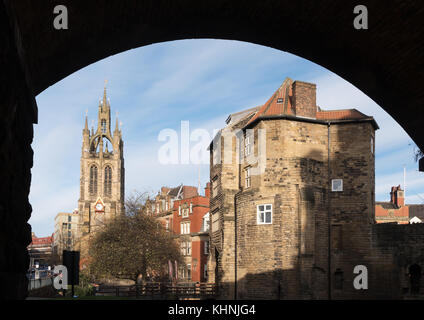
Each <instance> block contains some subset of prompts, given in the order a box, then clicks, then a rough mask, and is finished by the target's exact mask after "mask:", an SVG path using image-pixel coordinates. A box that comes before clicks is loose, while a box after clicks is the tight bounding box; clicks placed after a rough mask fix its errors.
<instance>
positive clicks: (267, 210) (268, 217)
mask: <svg viewBox="0 0 424 320" xmlns="http://www.w3.org/2000/svg"><path fill="white" fill-rule="evenodd" d="M257 223H258V224H272V204H260V205H258V206H257Z"/></svg>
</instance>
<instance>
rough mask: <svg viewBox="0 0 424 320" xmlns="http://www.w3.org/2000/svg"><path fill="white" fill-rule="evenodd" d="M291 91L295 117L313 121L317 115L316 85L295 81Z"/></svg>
mask: <svg viewBox="0 0 424 320" xmlns="http://www.w3.org/2000/svg"><path fill="white" fill-rule="evenodd" d="M292 90H293V91H292V92H293V106H294V110H295V113H296V116H299V117H307V118H314V119H315V118H316V115H317V103H316V85H315V84H313V83H308V82H302V81H295V82H293V87H292Z"/></svg>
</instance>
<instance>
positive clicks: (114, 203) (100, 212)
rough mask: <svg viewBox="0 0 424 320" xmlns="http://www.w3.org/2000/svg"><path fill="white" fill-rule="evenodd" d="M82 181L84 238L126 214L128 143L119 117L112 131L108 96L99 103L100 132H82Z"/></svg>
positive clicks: (80, 204)
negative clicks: (125, 154)
mask: <svg viewBox="0 0 424 320" xmlns="http://www.w3.org/2000/svg"><path fill="white" fill-rule="evenodd" d="M82 136H83V142H82V154H81V179H80V197H79V200H78V209H79V215H80V225H79V231H80V236H81V237H84V236H86V235H88V234H90V233H92V232H93V231H95V230H96V229H97V228H99V227H102V226H103V225H104V223H105V222H106V221H107V220H108V219H110V218H113V217H116V216H118V215H121V214H124V178H125V169H124V155H123V149H124V143H123V141H122V132H121V130H120V129H119V125H118V117H116V126H115V130H114V131H113V133H112V131H111V118H110V103H109V100H108V99H107V97H106V86H105V88H104V93H103V99H102V100H101V101H100V102H99V110H98V116H97V129H96V131H94V127H92V128H91V131H90V130H89V129H88V119H87V116H86V117H85V127H84V129H83V131H82Z"/></svg>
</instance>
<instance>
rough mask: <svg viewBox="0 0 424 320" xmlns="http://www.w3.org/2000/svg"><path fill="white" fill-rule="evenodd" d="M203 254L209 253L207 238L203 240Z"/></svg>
mask: <svg viewBox="0 0 424 320" xmlns="http://www.w3.org/2000/svg"><path fill="white" fill-rule="evenodd" d="M204 254H209V240H206V241H205V246H204Z"/></svg>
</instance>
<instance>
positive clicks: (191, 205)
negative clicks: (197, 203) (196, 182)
mask: <svg viewBox="0 0 424 320" xmlns="http://www.w3.org/2000/svg"><path fill="white" fill-rule="evenodd" d="M190 213H193V203H192V202H190Z"/></svg>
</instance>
